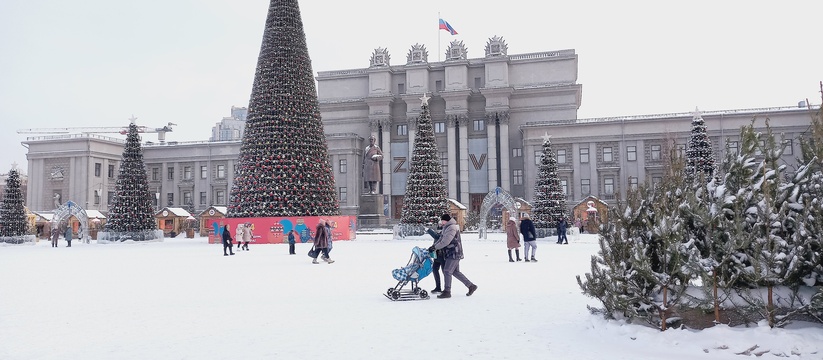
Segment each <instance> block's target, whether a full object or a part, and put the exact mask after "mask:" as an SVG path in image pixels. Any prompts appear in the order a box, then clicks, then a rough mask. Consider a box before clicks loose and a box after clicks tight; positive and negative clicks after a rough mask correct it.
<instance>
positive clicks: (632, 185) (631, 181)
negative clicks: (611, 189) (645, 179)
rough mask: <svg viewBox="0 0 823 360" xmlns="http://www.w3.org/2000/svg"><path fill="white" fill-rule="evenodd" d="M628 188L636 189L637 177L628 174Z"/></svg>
mask: <svg viewBox="0 0 823 360" xmlns="http://www.w3.org/2000/svg"><path fill="white" fill-rule="evenodd" d="M629 188H630V189H632V190H637V178H636V177H634V176H629Z"/></svg>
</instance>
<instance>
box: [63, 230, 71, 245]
mask: <svg viewBox="0 0 823 360" xmlns="http://www.w3.org/2000/svg"><path fill="white" fill-rule="evenodd" d="M71 235H72V233H71V224H69V225H68V226H66V234H65V235H64V236H65V237H66V242H68V243H69V244H68V245H66V247H71Z"/></svg>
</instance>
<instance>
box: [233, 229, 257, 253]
mask: <svg viewBox="0 0 823 360" xmlns="http://www.w3.org/2000/svg"><path fill="white" fill-rule="evenodd" d="M252 237H253V234H252V233H251V223H245V224H243V246H238V248H237V250H246V251H249V242H251V239H252ZM237 244H238V245H240V238H237Z"/></svg>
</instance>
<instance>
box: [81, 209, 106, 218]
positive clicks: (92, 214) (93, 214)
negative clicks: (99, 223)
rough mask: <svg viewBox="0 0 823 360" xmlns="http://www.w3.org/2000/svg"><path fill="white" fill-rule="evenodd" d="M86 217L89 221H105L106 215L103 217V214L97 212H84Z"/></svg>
mask: <svg viewBox="0 0 823 360" xmlns="http://www.w3.org/2000/svg"><path fill="white" fill-rule="evenodd" d="M86 216H87V217H88V218H89V219H105V218H106V215H103V213H101V212H99V211H97V210H86Z"/></svg>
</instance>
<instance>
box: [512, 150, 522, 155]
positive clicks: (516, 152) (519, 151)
mask: <svg viewBox="0 0 823 360" xmlns="http://www.w3.org/2000/svg"><path fill="white" fill-rule="evenodd" d="M522 156H523V149H521V148H513V149H512V157H522Z"/></svg>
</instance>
